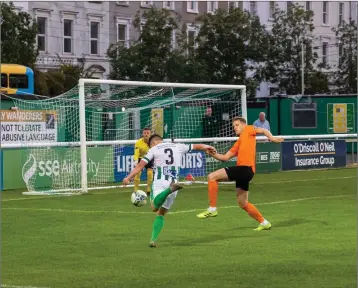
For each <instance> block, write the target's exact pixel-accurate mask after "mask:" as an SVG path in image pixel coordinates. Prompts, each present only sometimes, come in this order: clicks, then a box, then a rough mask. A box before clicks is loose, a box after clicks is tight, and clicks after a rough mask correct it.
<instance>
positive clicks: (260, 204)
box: [2, 194, 355, 215]
mask: <svg viewBox="0 0 358 288" xmlns="http://www.w3.org/2000/svg"><path fill="white" fill-rule="evenodd" d="M349 196H355V195H354V194H342V195H333V196H321V197H307V198H297V199H290V200H282V201H273V202H263V203H254V205H256V206H262V205H276V204H285V203H293V202H301V201H309V200H318V199H332V198H342V197H349ZM231 208H238V205H232V206H222V207H218V210H220V209H231ZM137 209H139V208H137ZM2 210H18V211H38V212H62V213H78V214H145V215H147V214H153V213H154V212H149V211H119V210H108V211H106V210H71V209H52V208H25V207H3V208H2ZM200 210H203V208H201V209H200V208H197V209H190V210H181V211H174V212H169V213H168V214H171V215H174V214H184V213H192V212H197V211H200Z"/></svg>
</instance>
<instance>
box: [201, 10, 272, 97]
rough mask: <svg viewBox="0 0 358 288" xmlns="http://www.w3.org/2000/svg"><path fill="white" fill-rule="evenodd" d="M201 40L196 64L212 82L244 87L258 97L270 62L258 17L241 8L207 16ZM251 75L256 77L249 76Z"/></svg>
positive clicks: (203, 20) (219, 11) (263, 31)
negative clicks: (202, 66)
mask: <svg viewBox="0 0 358 288" xmlns="http://www.w3.org/2000/svg"><path fill="white" fill-rule="evenodd" d="M198 20H200V21H202V25H201V27H200V31H199V33H198V37H197V45H198V48H197V50H196V52H195V54H196V56H195V59H196V61H199V62H200V61H202V62H203V63H204V64H205V67H207V70H208V81H209V82H210V83H218V84H220V83H221V84H243V85H247V86H248V88H249V89H248V90H249V91H248V94H249V95H250V94H251V95H252V96H255V91H256V87H257V86H258V84H259V82H260V81H261V80H262V76H261V63H262V62H263V61H264V60H265V59H266V57H265V55H266V51H267V49H266V46H267V40H268V38H267V32H266V29H265V26H263V25H261V24H260V20H259V18H258V17H257V16H255V15H252V14H250V13H249V12H247V11H245V12H244V11H242V10H241V9H239V8H236V9H230V10H229V11H226V10H223V9H218V10H216V12H215V13H214V14H209V13H208V14H204V15H202V16H200V17H199V18H198ZM248 74H252V75H253V76H250V77H248Z"/></svg>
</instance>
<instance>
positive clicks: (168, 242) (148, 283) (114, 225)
mask: <svg viewBox="0 0 358 288" xmlns="http://www.w3.org/2000/svg"><path fill="white" fill-rule="evenodd" d="M356 183H357V178H356V170H355V169H342V170H325V171H305V172H280V173H272V174H258V175H256V176H255V178H254V180H253V182H252V184H251V187H250V191H251V192H250V201H251V202H252V203H254V204H257V207H258V208H259V209H260V210H261V212H262V213H263V215H264V217H266V218H267V219H268V220H269V221H271V223H272V229H271V230H270V231H262V232H257V231H253V229H254V228H256V226H257V223H256V222H255V221H254V220H253V219H251V218H250V217H249V216H248V215H247V214H246V213H245V212H244V211H243V210H241V209H240V208H238V207H237V206H236V201H235V192H234V187H233V185H220V191H219V198H218V206H219V216H218V217H216V218H210V219H205V220H200V219H198V218H196V214H197V212H201V211H202V210H203V209H205V208H206V207H207V188H206V186H205V185H199V184H198V185H191V186H186V188H185V189H184V190H182V191H181V192H180V193H179V195H178V197H177V199H176V202H175V204H174V206H173V209H172V212H173V213H172V214H169V215H167V216H166V219H165V224H164V229H163V231H162V234H161V235H160V237H159V241H158V245H159V247H158V248H156V249H151V248H149V247H148V242H149V238H150V234H151V228H152V222H153V219H154V216H155V215H154V214H153V213H152V212H151V210H150V208H149V205H148V204H147V205H146V206H144V207H141V208H136V207H134V206H132V205H131V203H130V191H131V190H130V189H117V190H113V189H112V190H103V191H94V192H91V193H90V194H89V195H84V196H73V197H39V196H23V195H21V193H20V192H16V191H8V192H2V203H1V206H2V211H1V213H2V215H1V216H2V227H1V238H2V239H1V245H2V251H1V252H2V253H1V254H2V255H1V261H2V262H1V280H2V283H3V284H5V286H4V287H12V286H20V287H28V286H32V287H50V288H56V287H58V288H60V287H61V288H62V287H64V288H65V287H66V288H68V287H84V288H92V287H93V288H94V287H113V288H117V287H119V288H122V287H123V288H124V287H128V288H135V287H140V288H143V287H151V288H152V287H156V288H161V287H163V288H164V287H166V288H183V287H193V288H210V287H215V288H218V287H219V288H224V287H225V288H226V287H228V288H229V287H230V288H232V287H240V288H241V287H265V288H281V287H282V288H296V287H297V288H298V287H305V288H311V287H312V288H329V287H332V288H351V287H356V285H357V282H356V189H357V187H356Z"/></svg>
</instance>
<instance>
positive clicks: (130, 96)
mask: <svg viewBox="0 0 358 288" xmlns="http://www.w3.org/2000/svg"><path fill="white" fill-rule="evenodd" d="M173 86H174V85H173ZM84 91H85V92H84V93H85V107H81V108H80V101H79V87H78V86H77V87H75V88H73V89H72V90H70V91H68V92H67V93H65V94H63V95H60V96H58V97H54V98H47V99H44V100H23V99H13V101H14V102H15V105H16V106H17V107H18V111H11V113H15V114H16V115H17V117H18V119H20V120H18V121H24V122H26V123H29V125H28V126H27V127H29V128H28V130H32V131H27V132H26V133H25V135H22V136H23V137H20V139H9V142H8V143H19V141H20V143H21V146H22V147H21V148H20V149H21V150H22V155H23V157H22V158H23V159H22V160H23V169H22V178H23V180H24V182H25V184H26V187H27V189H28V192H27V194H44V193H51V194H52V193H64V194H72V193H76V192H77V191H78V192H80V191H81V150H80V146H79V144H80V120H79V109H85V119H86V121H85V123H86V124H85V127H86V129H85V130H86V151H87V182H88V188H89V189H101V188H109V187H118V186H120V185H121V181H122V179H123V178H124V177H125V176H126V175H127V174H128V173H129V172H130V171H131V169H133V167H134V160H133V153H134V143H135V140H137V139H139V138H140V137H141V133H142V129H143V128H144V127H148V128H150V129H151V130H152V132H153V133H157V134H159V135H161V136H163V138H164V139H168V141H169V139H170V141H175V142H178V141H179V142H184V143H205V144H212V145H214V146H215V147H216V148H217V149H218V151H219V152H226V151H227V149H228V148H229V147H231V145H232V144H233V142H232V141H229V140H227V139H225V138H228V137H234V136H235V135H234V133H233V129H232V123H231V118H232V117H234V116H241V115H242V111H241V107H242V105H241V104H242V101H243V99H246V98H245V95H244V94H243V93H242V91H241V90H240V89H224V88H220V89H218V88H215V89H214V88H190V87H188V88H177V87H153V86H150V85H148V86H136V85H120V84H116V85H113V84H111V85H109V84H87V83H86V84H85V89H84ZM244 101H245V100H244ZM34 118H38V119H39V118H41V119H42V120H41V121H43V124H42V125H40V124H38V122H36V121H39V120H36V121H35V120H34ZM31 121H32V122H31ZM31 123H37V124H38V126H39V127H37V129H38V130H37V131H36V127H35V126H36V125H31ZM198 138H199V139H198ZM210 138H218V139H210ZM11 140H13V142H11ZM15 140H16V141H15ZM199 140H200V141H199ZM213 140H215V141H213ZM10 146H11V145H10ZM226 164H227V163H226ZM224 165H225V163H219V162H217V161H216V160H215V159H213V158H211V157H208V156H207V155H205V154H204V153H202V152H199V151H192V152H191V153H188V154H187V155H185V157H183V159H182V167H181V172H180V181H192V180H193V179H195V181H205V180H206V177H207V175H208V173H210V172H211V171H213V170H215V169H217V168H219V167H224ZM141 179H142V182H141V183H142V185H146V171H143V173H142V175H141Z"/></svg>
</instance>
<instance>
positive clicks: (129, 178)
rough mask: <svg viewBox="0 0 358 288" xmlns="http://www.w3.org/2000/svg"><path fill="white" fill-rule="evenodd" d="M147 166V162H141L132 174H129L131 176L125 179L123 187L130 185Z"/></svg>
mask: <svg viewBox="0 0 358 288" xmlns="http://www.w3.org/2000/svg"><path fill="white" fill-rule="evenodd" d="M145 165H147V162H145V161H144V160H141V161H140V162H139V164H138V165H137V166H136V167H135V168H134V169H133V170H132V171H131V173H129V175H128V176H127V177H125V178H124V179H123V185H124V186H126V185H128V184H129V182H130V180H131V179H133V177H134V176H135V175H137V174H138V173H139V172H141V171H142V170H143V169H144V167H145Z"/></svg>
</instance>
